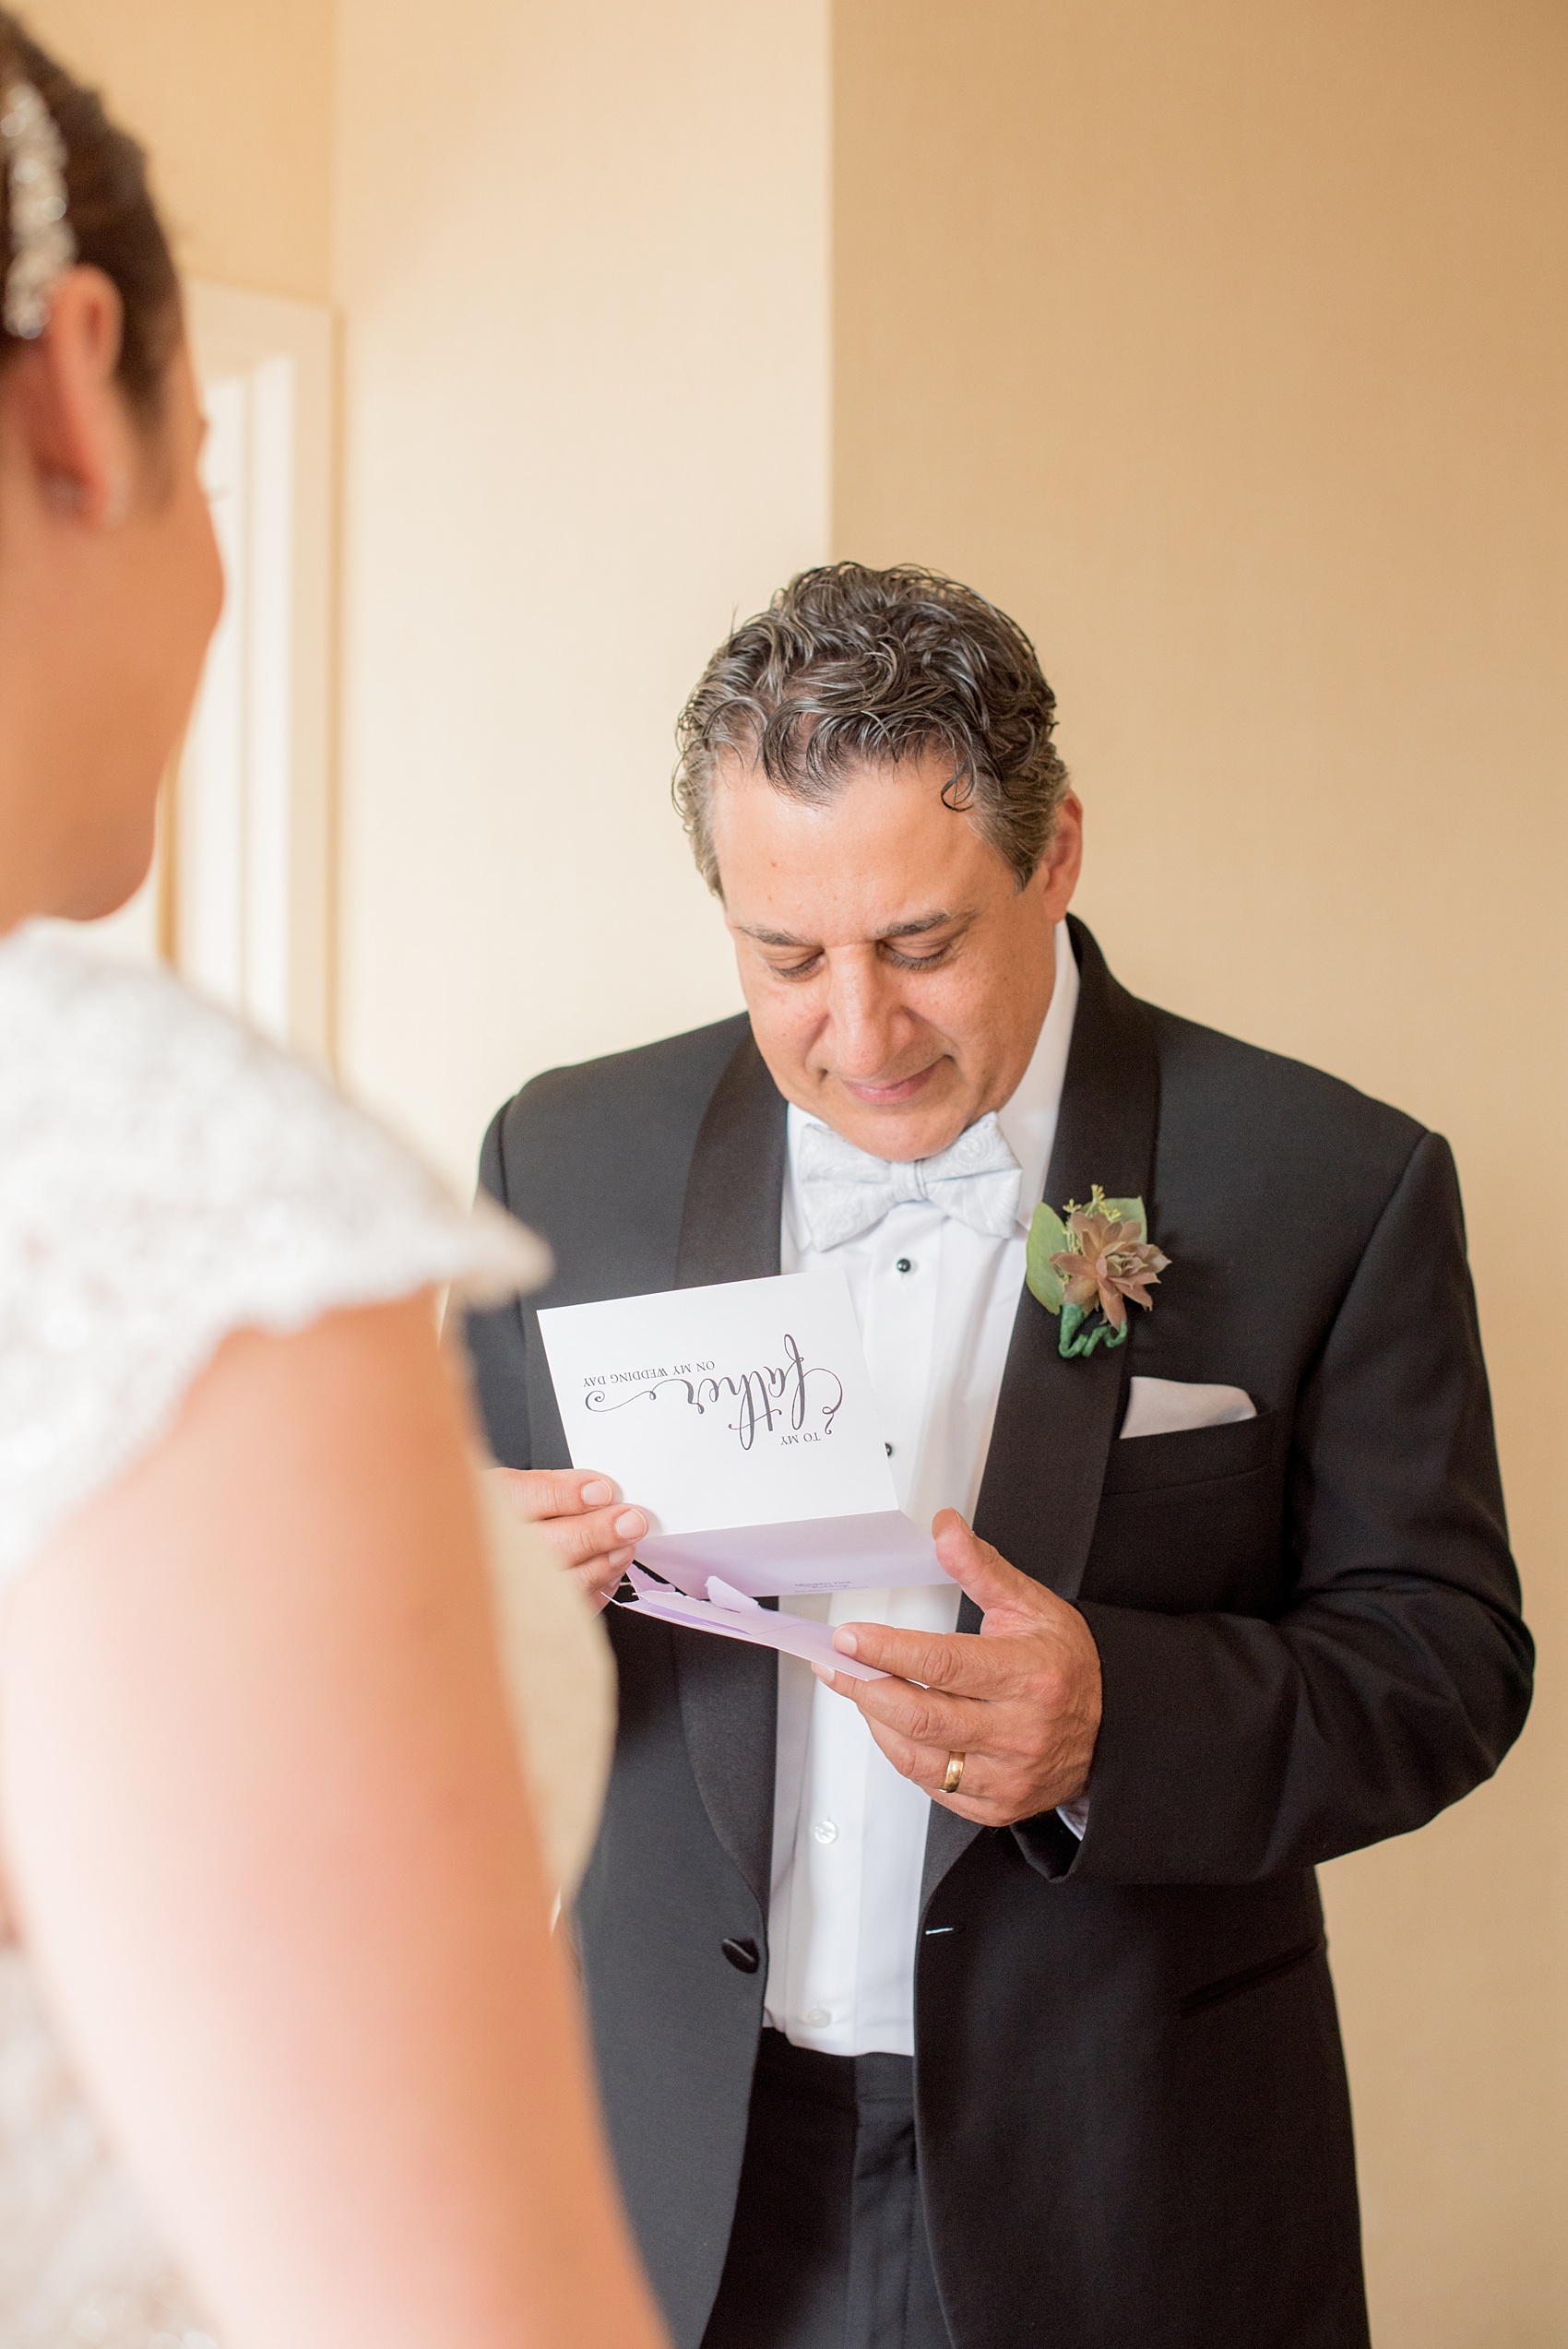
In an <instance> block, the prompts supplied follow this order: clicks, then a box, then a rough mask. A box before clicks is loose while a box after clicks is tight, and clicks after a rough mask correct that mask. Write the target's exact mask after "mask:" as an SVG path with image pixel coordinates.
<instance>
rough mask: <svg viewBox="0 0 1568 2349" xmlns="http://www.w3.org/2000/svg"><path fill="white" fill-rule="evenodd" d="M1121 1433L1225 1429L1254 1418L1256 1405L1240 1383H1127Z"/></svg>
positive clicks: (1127, 1434)
mask: <svg viewBox="0 0 1568 2349" xmlns="http://www.w3.org/2000/svg"><path fill="white" fill-rule="evenodd" d="M1128 1387H1129V1392H1128V1395H1127V1416H1126V1418H1124V1419H1123V1422H1122V1433H1123V1436H1151V1435H1176V1434H1178V1433H1180V1432H1182V1431H1184V1430H1188V1429H1192V1428H1225V1427H1229V1425H1230V1424H1231V1422H1232V1421H1233V1420H1236V1419H1255V1418H1257V1416H1258V1412H1257V1405H1256V1404H1255V1403H1254V1402H1253V1399H1252V1396H1251V1395H1250V1394H1242V1392H1241V1388H1240V1387H1239V1386H1198V1385H1195V1384H1194V1382H1192V1381H1191V1380H1189V1379H1132V1380H1130V1381H1129V1382H1128Z"/></svg>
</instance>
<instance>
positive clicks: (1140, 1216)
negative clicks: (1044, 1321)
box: [1025, 1182, 1170, 1361]
mask: <svg viewBox="0 0 1568 2349" xmlns="http://www.w3.org/2000/svg"><path fill="white" fill-rule="evenodd" d="M1169 1263H1170V1257H1169V1256H1164V1255H1161V1253H1160V1252H1159V1250H1158V1248H1156V1247H1153V1246H1152V1245H1151V1244H1150V1241H1149V1236H1148V1217H1147V1216H1146V1214H1145V1212H1144V1203H1143V1201H1142V1200H1141V1199H1108V1198H1107V1197H1106V1195H1105V1193H1104V1192H1103V1191H1102V1190H1101V1189H1100V1187H1099V1183H1098V1182H1097V1183H1096V1184H1095V1186H1094V1189H1093V1192H1092V1193H1091V1196H1090V1199H1089V1204H1088V1205H1087V1207H1080V1206H1078V1205H1077V1204H1076V1203H1075V1201H1073V1200H1071V1199H1070V1200H1069V1201H1068V1202H1067V1220H1066V1222H1065V1223H1063V1220H1062V1218H1061V1216H1059V1215H1058V1214H1057V1213H1056V1210H1055V1208H1054V1207H1047V1206H1045V1205H1043V1204H1042V1205H1040V1206H1039V1207H1037V1208H1036V1209H1035V1212H1034V1219H1033V1221H1032V1222H1031V1223H1030V1225H1029V1245H1028V1259H1027V1263H1026V1271H1025V1279H1026V1280H1027V1282H1028V1289H1029V1294H1030V1296H1031V1297H1038V1298H1039V1301H1040V1303H1041V1304H1042V1305H1043V1306H1044V1307H1045V1310H1046V1311H1047V1312H1048V1313H1055V1314H1057V1315H1058V1316H1059V1317H1060V1320H1061V1323H1062V1333H1061V1335H1060V1336H1059V1337H1058V1339H1057V1341H1056V1350H1057V1352H1058V1353H1059V1354H1060V1355H1061V1356H1062V1358H1063V1360H1064V1361H1067V1360H1070V1359H1071V1358H1072V1357H1073V1356H1074V1355H1075V1354H1092V1353H1093V1352H1094V1350H1095V1347H1097V1346H1099V1344H1100V1343H1101V1342H1102V1341H1103V1343H1104V1346H1105V1349H1106V1352H1107V1353H1110V1352H1111V1349H1112V1348H1113V1347H1118V1346H1123V1345H1124V1344H1125V1343H1126V1338H1127V1328H1128V1323H1127V1299H1128V1298H1129V1297H1130V1298H1131V1299H1133V1301H1134V1304H1137V1305H1141V1306H1142V1307H1143V1309H1144V1311H1145V1312H1147V1311H1148V1310H1149V1308H1150V1307H1151V1306H1152V1304H1153V1303H1154V1299H1153V1298H1152V1297H1150V1295H1149V1294H1148V1291H1149V1289H1150V1287H1158V1285H1159V1275H1160V1274H1161V1273H1162V1272H1164V1270H1165V1269H1166V1266H1167V1265H1168V1264H1169ZM1091 1316H1093V1317H1094V1318H1092V1319H1091ZM1086 1324H1087V1326H1086Z"/></svg>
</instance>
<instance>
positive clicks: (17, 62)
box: [0, 8, 180, 411]
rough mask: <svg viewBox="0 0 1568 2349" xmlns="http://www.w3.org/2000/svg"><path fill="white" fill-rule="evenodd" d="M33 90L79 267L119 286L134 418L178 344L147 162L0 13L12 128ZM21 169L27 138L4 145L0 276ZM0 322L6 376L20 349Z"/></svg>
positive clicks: (94, 101) (0, 100)
mask: <svg viewBox="0 0 1568 2349" xmlns="http://www.w3.org/2000/svg"><path fill="white" fill-rule="evenodd" d="M23 86H30V88H31V89H34V90H36V91H37V93H38V96H39V97H40V98H41V99H42V101H43V104H44V106H45V107H46V108H47V110H48V113H49V115H50V117H51V118H52V119H53V126H54V129H55V131H56V132H57V133H58V136H59V142H60V146H61V147H62V148H63V149H64V155H63V159H62V161H61V166H60V169H61V172H62V176H63V178H64V182H65V225H66V226H67V227H68V228H69V230H70V232H71V236H72V238H73V239H74V242H75V248H76V258H77V261H80V262H85V263H87V264H89V266H90V267H93V268H95V269H101V270H102V271H103V273H104V275H105V277H107V278H110V279H113V283H114V285H115V286H116V288H117V289H118V291H119V295H120V300H121V303H123V305H124V308H125V326H124V332H123V337H122V341H121V346H120V363H119V369H118V374H119V380H120V384H121V387H122V389H123V390H124V391H125V396H126V397H127V398H128V399H129V400H130V401H131V402H132V403H133V404H134V405H135V406H136V407H137V408H138V409H143V410H144V411H150V410H151V409H154V408H155V407H156V405H157V400H158V394H159V390H160V386H161V384H162V382H163V377H164V373H165V370H166V369H167V367H168V364H169V361H170V358H171V356H172V352H173V350H174V347H175V344H176V343H177V342H178V340H179V337H180V289H179V279H178V278H177V277H176V275H175V271H174V264H173V260H172V255H171V254H170V251H169V243H168V239H167V238H166V237H165V235H164V233H163V227H162V223H161V222H160V219H159V217H158V212H157V209H156V207H155V206H154V204H153V201H152V197H151V195H150V193H149V191H148V182H147V160H146V158H145V156H144V155H143V153H142V150H141V148H139V147H138V146H137V143H136V141H135V139H133V138H131V137H129V136H127V135H126V133H125V132H124V131H122V130H117V129H116V128H115V126H114V125H113V123H112V122H111V121H110V120H109V117H108V116H107V114H106V113H104V111H103V107H102V104H101V101H100V100H99V97H98V95H97V93H96V91H94V90H90V89H84V88H83V86H82V85H81V83H80V82H78V81H76V80H73V78H72V77H71V76H70V75H69V74H68V73H66V72H65V68H64V67H63V66H61V65H56V64H55V62H54V60H53V57H51V56H50V55H49V54H48V53H47V52H46V51H44V50H42V49H41V48H40V47H39V46H38V43H37V42H35V41H32V40H30V38H29V36H28V34H27V33H26V32H25V31H24V30H23V29H22V27H21V26H20V25H19V24H18V21H17V19H16V18H15V17H13V16H12V15H10V14H9V12H8V11H7V10H6V9H3V8H0V116H3V117H5V118H6V120H11V119H13V114H14V109H13V106H12V98H13V93H14V92H16V91H17V90H18V87H23ZM18 162H19V164H20V167H21V168H22V169H24V170H26V169H28V168H29V166H30V156H29V154H28V153H27V151H26V147H25V142H24V139H23V138H21V137H18V136H15V135H7V136H0V270H3V271H4V272H6V273H7V274H8V273H9V272H10V271H11V270H12V269H13V268H14V267H15V266H16V262H17V258H18V234H17V232H16V228H15V222H14V218H13V208H14V207H15V208H17V209H18V210H19V206H17V205H16V199H17V197H18V177H17V173H18ZM20 347H21V345H20V338H18V335H16V334H14V333H13V332H12V331H11V330H10V327H9V326H7V325H6V324H4V323H0V367H3V366H4V365H5V364H6V362H7V361H8V360H10V359H11V358H13V357H14V356H15V354H16V352H17V350H18V348H20Z"/></svg>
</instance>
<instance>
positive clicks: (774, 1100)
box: [671, 1030, 785, 1916]
mask: <svg viewBox="0 0 1568 2349" xmlns="http://www.w3.org/2000/svg"><path fill="white" fill-rule="evenodd" d="M784 1119H785V1105H784V1100H783V1097H782V1096H781V1095H780V1094H779V1092H778V1088H777V1086H775V1085H774V1082H773V1079H772V1078H771V1076H769V1074H768V1073H767V1068H766V1062H764V1060H763V1057H762V1055H761V1053H760V1052H759V1051H758V1050H757V1048H756V1045H755V1043H754V1040H753V1038H752V1036H751V1034H750V1031H749V1030H748V1032H747V1034H746V1035H745V1037H744V1038H742V1042H741V1043H740V1044H739V1045H738V1046H737V1048H736V1050H735V1053H734V1056H733V1058H732V1059H731V1062H730V1064H729V1066H728V1067H727V1068H726V1070H725V1072H724V1074H723V1075H722V1076H721V1077H720V1078H719V1083H718V1085H717V1086H716V1087H715V1088H714V1093H713V1097H712V1099H711V1100H710V1102H709V1103H708V1106H707V1115H706V1116H705V1117H704V1119H703V1121H702V1126H701V1128H700V1130H699V1132H698V1134H697V1140H696V1147H695V1151H694V1152H693V1154H692V1166H691V1172H690V1174H689V1175H688V1177H687V1179H686V1198H685V1205H684V1210H683V1215H682V1218H681V1240H680V1248H679V1252H678V1253H677V1257H676V1265H675V1284H676V1287H679V1288H702V1287H707V1285H708V1283H710V1282H713V1281H730V1280H760V1279H763V1278H766V1276H767V1275H769V1274H774V1273H777V1272H778V1223H779V1213H780V1209H781V1206H782V1202H783V1192H784ZM671 1639H672V1641H673V1643H674V1649H675V1670H676V1680H677V1685H678V1688H679V1691H680V1702H681V1722H682V1727H683V1731H684V1733H685V1739H686V1750H687V1752H688V1753H689V1755H690V1757H691V1763H692V1771H693V1774H694V1775H695V1779H696V1782H697V1785H698V1788H699V1790H700V1792H701V1795H702V1798H703V1802H704V1805H705V1807H706V1808H707V1815H708V1818H709V1820H710V1821H711V1822H712V1825H713V1832H714V1833H715V1834H716V1835H717V1836H718V1838H719V1842H720V1844H721V1845H723V1847H724V1849H725V1851H726V1852H728V1854H729V1856H730V1857H731V1859H732V1860H733V1862H734V1864H735V1866H736V1867H737V1868H738V1869H739V1870H740V1872H741V1874H742V1877H743V1878H744V1879H745V1881H746V1882H747V1883H748V1884H749V1885H750V1887H751V1889H752V1891H753V1892H754V1894H755V1896H756V1899H757V1901H758V1903H759V1904H760V1906H761V1908H762V1911H763V1914H764V1916H766V1913H767V1893H768V1880H769V1876H770V1873H771V1853H772V1844H773V1768H774V1746H775V1740H776V1738H777V1734H778V1659H777V1657H776V1656H775V1655H774V1653H773V1651H772V1649H771V1648H760V1647H748V1646H746V1645H744V1644H743V1643H742V1642H741V1641H739V1640H721V1639H715V1638H713V1637H712V1636H711V1635H710V1634H708V1633H705V1632H702V1631H671Z"/></svg>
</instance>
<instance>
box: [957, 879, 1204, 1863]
mask: <svg viewBox="0 0 1568 2349" xmlns="http://www.w3.org/2000/svg"><path fill="white" fill-rule="evenodd" d="M1072 933H1073V950H1074V953H1075V955H1076V956H1077V962H1078V1007H1077V1012H1076V1015H1075V1019H1074V1022H1073V1043H1072V1050H1071V1051H1070V1053H1069V1055H1068V1060H1067V1075H1066V1081H1065V1083H1064V1085H1063V1091H1062V1111H1061V1115H1060V1117H1059V1118H1058V1120H1057V1126H1056V1141H1055V1145H1054V1146H1053V1148H1052V1150H1051V1166H1050V1169H1049V1171H1048V1173H1047V1175H1046V1179H1045V1197H1046V1198H1047V1199H1049V1200H1050V1202H1051V1205H1052V1206H1053V1207H1056V1208H1057V1209H1058V1210H1060V1209H1061V1208H1062V1207H1063V1205H1064V1204H1065V1203H1066V1202H1067V1201H1068V1200H1069V1199H1075V1200H1087V1198H1088V1195H1089V1191H1090V1188H1091V1186H1092V1185H1093V1184H1095V1183H1097V1182H1098V1183H1099V1185H1100V1187H1101V1189H1102V1190H1103V1191H1104V1192H1105V1193H1106V1195H1107V1197H1108V1198H1111V1199H1117V1198H1124V1199H1130V1198H1140V1197H1141V1198H1143V1199H1144V1200H1145V1201H1146V1202H1148V1203H1149V1205H1150V1212H1151V1216H1152V1214H1153V1203H1152V1200H1151V1198H1150V1193H1151V1190H1152V1186H1153V1179H1154V1145H1155V1133H1156V1128H1157V1126H1158V1117H1159V1071H1158V1062H1157V1060H1156V1058H1155V1050H1154V1039H1153V1037H1152V1035H1151V1034H1150V1030H1149V1024H1148V1015H1147V1014H1146V1011H1145V1009H1144V1006H1143V1005H1142V1004H1141V1003H1140V1002H1138V1001H1137V999H1136V997H1135V996H1132V995H1129V994H1128V993H1127V991H1126V990H1125V989H1124V988H1123V987H1119V986H1118V985H1117V983H1116V981H1115V979H1112V978H1111V973H1110V971H1109V970H1108V969H1107V968H1106V966H1105V957H1104V956H1103V955H1101V953H1100V951H1099V947H1098V946H1097V945H1096V943H1095V942H1094V940H1093V938H1092V937H1091V936H1090V935H1089V932H1088V931H1087V930H1086V929H1085V928H1084V926H1083V924H1082V923H1081V922H1078V921H1074V922H1073V924H1072ZM1060 1328H1061V1324H1060V1323H1059V1322H1058V1321H1057V1319H1056V1317H1055V1315H1054V1314H1051V1313H1048V1312H1047V1311H1046V1310H1045V1308H1044V1306H1043V1305H1041V1304H1039V1302H1038V1300H1037V1299H1035V1298H1034V1297H1032V1296H1031V1295H1030V1293H1029V1291H1028V1288H1026V1289H1024V1291H1023V1292H1022V1294H1021V1296H1020V1297H1019V1299H1018V1310H1017V1313H1016V1318H1015V1320H1014V1323H1013V1335H1012V1340H1011V1343H1010V1344H1009V1346H1008V1349H1007V1366H1006V1369H1005V1370H1004V1373H1003V1379H1002V1392H1001V1394H1000V1396H999V1398H998V1401H997V1406H996V1424H995V1426H994V1428H993V1429H992V1438H991V1449H990V1451H989V1453H987V1455H986V1464H985V1475H984V1477H983V1479H982V1481H981V1484H980V1499H979V1501H978V1502H977V1504H976V1507H975V1531H976V1533H977V1534H979V1536H980V1538H981V1540H982V1541H988V1542H991V1543H993V1544H994V1546H995V1547H996V1548H998V1549H999V1550H1000V1551H1001V1553H1002V1555H1003V1557H1004V1558H1005V1559H1006V1560H1008V1561H1009V1563H1010V1564H1012V1565H1014V1566H1016V1567H1017V1568H1018V1569H1019V1571H1020V1572H1023V1573H1026V1574H1031V1575H1032V1576H1033V1577H1034V1579H1035V1581H1036V1582H1039V1583H1045V1584H1049V1586H1050V1587H1051V1589H1052V1590H1053V1591H1055V1592H1056V1593H1057V1594H1058V1595H1059V1596H1061V1597H1063V1598H1066V1599H1072V1598H1075V1597H1076V1596H1077V1595H1078V1590H1079V1588H1080V1586H1081V1584H1082V1582H1083V1575H1084V1566H1085V1563H1086V1561H1087V1558H1088V1553H1089V1544H1090V1542H1091V1541H1092V1540H1093V1538H1094V1528H1095V1520H1096V1518H1097V1516H1098V1515H1099V1495H1100V1489H1101V1487H1102V1485H1103V1484H1104V1481H1105V1469H1106V1462H1107V1460H1108V1458H1109V1456H1110V1452H1111V1444H1112V1442H1113V1441H1115V1436H1116V1430H1117V1428H1118V1426H1119V1425H1120V1424H1121V1419H1122V1415H1123V1407H1124V1403H1125V1397H1126V1392H1127V1379H1128V1356H1129V1353H1130V1351H1131V1348H1130V1347H1126V1346H1121V1347H1117V1348H1116V1350H1115V1352H1114V1353H1110V1354H1108V1353H1107V1352H1106V1351H1105V1349H1104V1347H1099V1348H1097V1350H1096V1351H1095V1352H1094V1353H1093V1354H1090V1355H1081V1356H1078V1357H1076V1358H1074V1359H1073V1360H1071V1361H1063V1358H1062V1356H1061V1354H1060V1353H1059V1351H1058V1348H1057V1337H1058V1333H1059V1331H1060ZM958 1628H959V1630H960V1631H979V1629H980V1611H979V1609H978V1608H976V1607H975V1605H974V1604H973V1602H972V1600H970V1599H968V1598H966V1599H965V1601H964V1604H963V1607H962V1608H961V1610H960V1612H959V1617H958ZM978 1832H979V1831H978V1829H976V1828H975V1827H973V1826H972V1825H971V1824H970V1823H969V1821H967V1820H964V1819H960V1818H958V1817H957V1815H956V1813H955V1812H953V1811H950V1810H944V1809H942V1808H941V1806H940V1805H938V1804H933V1805H932V1815H931V1829H930V1833H929V1834H928V1836H927V1840H926V1862H925V1892H926V1893H927V1894H929V1893H930V1892H931V1891H932V1888H933V1886H934V1885H936V1884H937V1883H938V1882H940V1880H941V1879H942V1878H943V1877H944V1875H945V1874H946V1872H947V1870H948V1869H949V1868H951V1867H952V1865H953V1863H954V1861H955V1860H956V1858H957V1857H958V1856H959V1854H960V1853H961V1852H962V1851H964V1850H965V1848H966V1847H967V1846H968V1844H970V1843H971V1842H972V1841H973V1839H974V1837H975V1835H976V1833H978Z"/></svg>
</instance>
